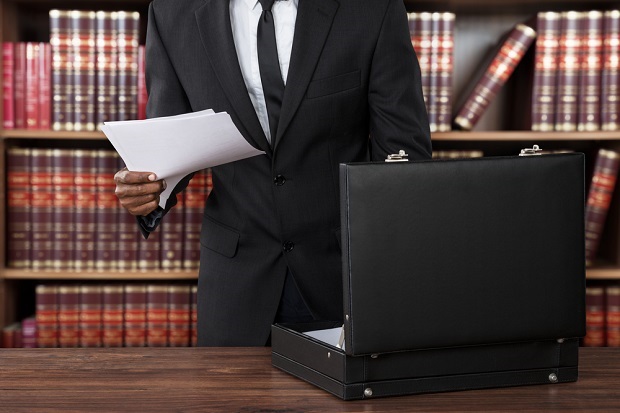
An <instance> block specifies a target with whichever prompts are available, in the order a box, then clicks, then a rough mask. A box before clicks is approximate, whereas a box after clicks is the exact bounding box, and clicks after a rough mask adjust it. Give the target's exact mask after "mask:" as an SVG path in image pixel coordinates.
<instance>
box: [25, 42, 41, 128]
mask: <svg viewBox="0 0 620 413" xmlns="http://www.w3.org/2000/svg"><path fill="white" fill-rule="evenodd" d="M40 53H41V52H40V49H39V43H26V95H25V99H24V103H25V105H26V109H25V114H26V125H25V126H26V129H39V128H40V127H39V64H40V56H39V55H40Z"/></svg>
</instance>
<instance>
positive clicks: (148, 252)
mask: <svg viewBox="0 0 620 413" xmlns="http://www.w3.org/2000/svg"><path fill="white" fill-rule="evenodd" d="M122 167H123V164H122V161H121V160H120V157H119V156H118V154H117V153H116V152H115V151H112V150H105V149H100V150H91V149H46V148H21V147H13V148H9V149H8V150H7V185H6V188H7V189H6V191H7V192H6V196H7V238H6V239H7V265H8V267H10V268H17V269H28V270H56V271H66V270H76V271H90V270H98V271H101V270H106V271H107V270H119V271H131V270H196V269H197V268H198V263H199V260H200V243H199V241H200V228H201V224H202V214H203V209H204V203H205V200H206V198H207V197H208V195H209V193H210V190H211V187H212V181H211V175H210V171H208V170H203V171H200V172H198V173H196V174H195V175H194V177H193V178H192V180H191V181H190V184H189V185H188V187H187V188H186V189H185V191H184V192H183V193H182V194H179V195H178V196H177V200H178V204H177V206H175V207H174V208H173V209H172V210H171V211H170V212H169V214H168V215H167V216H166V219H165V220H164V221H163V222H162V224H161V227H160V228H158V230H156V231H155V232H153V233H152V234H151V235H150V236H149V238H148V239H147V240H145V239H143V237H142V236H141V235H140V232H139V230H138V224H137V222H136V218H135V217H134V216H132V215H131V214H129V213H128V212H127V211H125V210H124V209H123V208H122V207H121V206H120V203H119V201H118V199H117V197H116V194H115V192H114V190H115V182H114V174H115V173H116V171H118V170H119V169H121V168H122Z"/></svg>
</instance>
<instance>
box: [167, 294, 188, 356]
mask: <svg viewBox="0 0 620 413" xmlns="http://www.w3.org/2000/svg"><path fill="white" fill-rule="evenodd" d="M191 293H192V292H191V286H190V285H170V286H169V287H168V303H169V304H168V328H169V339H168V341H169V344H170V347H187V346H189V344H190V328H191Z"/></svg>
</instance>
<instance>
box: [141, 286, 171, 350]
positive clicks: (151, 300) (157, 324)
mask: <svg viewBox="0 0 620 413" xmlns="http://www.w3.org/2000/svg"><path fill="white" fill-rule="evenodd" d="M146 345H147V346H149V347H166V346H167V345H168V286H167V285H155V284H151V285H148V286H147V287H146Z"/></svg>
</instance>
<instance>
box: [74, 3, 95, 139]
mask: <svg viewBox="0 0 620 413" xmlns="http://www.w3.org/2000/svg"><path fill="white" fill-rule="evenodd" d="M71 38H72V42H71V44H72V50H71V54H72V58H73V60H72V82H73V99H74V102H75V103H74V105H73V130H76V131H83V130H86V131H93V130H95V98H96V95H95V93H96V92H95V63H96V53H95V40H96V39H95V12H94V11H79V10H72V11H71Z"/></svg>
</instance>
